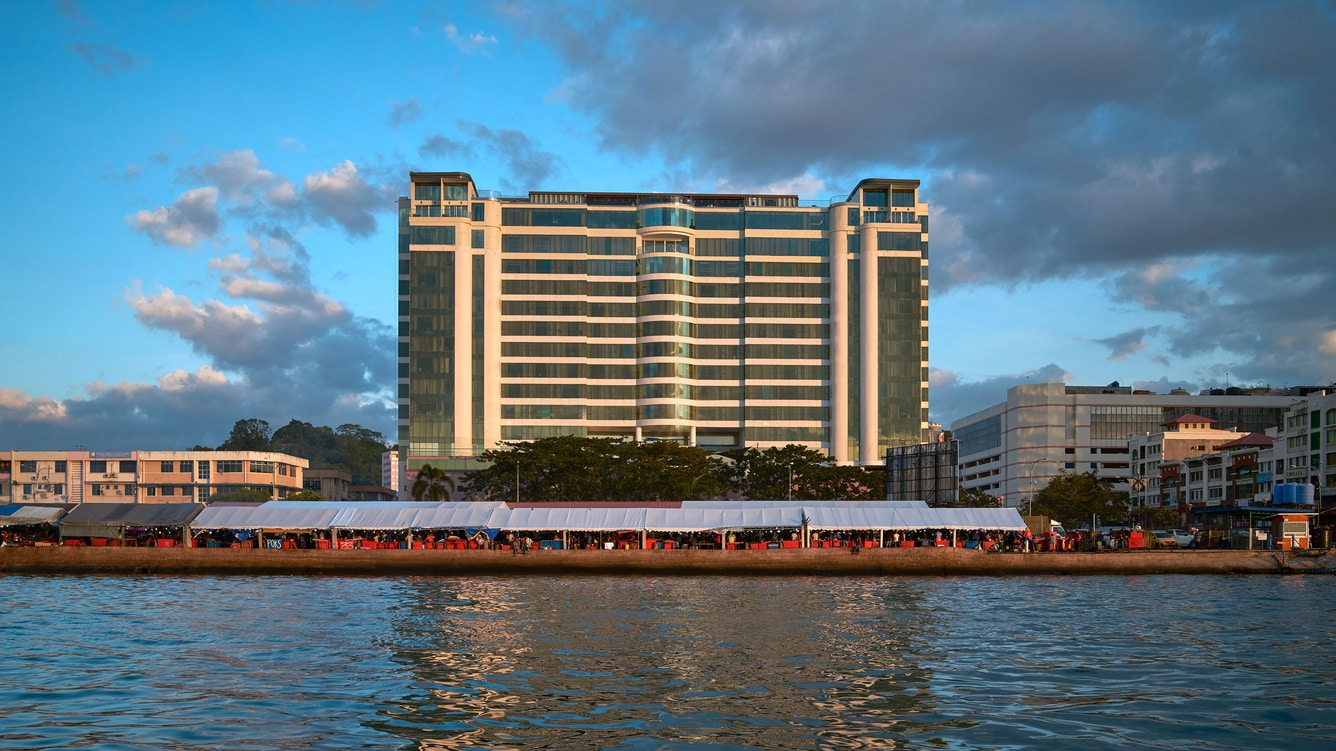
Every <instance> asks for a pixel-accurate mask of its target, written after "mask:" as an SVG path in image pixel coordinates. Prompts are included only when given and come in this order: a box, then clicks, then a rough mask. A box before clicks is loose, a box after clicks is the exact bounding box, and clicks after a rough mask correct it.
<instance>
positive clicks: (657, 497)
mask: <svg viewBox="0 0 1336 751" xmlns="http://www.w3.org/2000/svg"><path fill="white" fill-rule="evenodd" d="M481 458H482V459H483V460H484V461H486V462H489V466H488V467H487V468H486V469H483V470H480V471H478V472H475V473H473V474H471V475H470V476H469V478H468V479H467V480H466V481H465V483H464V487H463V491H464V492H465V493H467V494H469V495H471V496H473V497H482V498H492V499H501V500H508V499H514V498H516V497H518V498H519V499H520V500H522V501H682V500H699V499H704V498H718V497H721V496H727V497H733V498H744V499H756V500H786V499H788V498H790V497H792V498H793V499H794V500H829V499H836V498H844V499H851V500H870V499H881V498H885V496H886V493H885V488H886V486H885V475H884V474H883V473H882V472H879V471H875V470H866V469H863V468H861V467H842V466H836V465H833V464H831V463H830V461H829V459H827V458H826V456H825V455H824V454H822V453H821V452H819V451H816V450H814V449H809V448H804V447H801V446H796V445H790V446H784V447H781V448H769V449H764V450H758V449H746V450H740V451H733V452H727V453H725V454H722V455H716V454H711V453H709V452H708V451H706V450H705V449H702V448H700V447H698V446H685V445H683V444H680V443H676V442H673V441H644V442H640V443H635V442H628V441H621V440H618V439H615V438H588V437H583V436H559V437H554V438H543V439H539V440H536V441H532V442H523V443H520V442H516V443H509V444H507V445H506V448H504V449H495V450H491V451H487V452H484V453H483V455H482V457H481ZM790 479H792V483H790ZM517 489H518V494H517V492H516V491H517Z"/></svg>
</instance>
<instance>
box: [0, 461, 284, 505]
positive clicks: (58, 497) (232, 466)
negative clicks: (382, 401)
mask: <svg viewBox="0 0 1336 751" xmlns="http://www.w3.org/2000/svg"><path fill="white" fill-rule="evenodd" d="M308 466H309V462H307V460H305V459H301V458H298V457H295V456H289V455H287V454H280V453H276V452H269V451H116V452H107V451H8V452H0V501H3V502H5V503H30V504H31V503H36V504H40V503H86V502H107V503H191V502H201V503H203V502H207V501H208V499H209V498H210V497H211V496H213V495H215V494H217V493H222V492H226V491H232V490H240V489H243V488H251V489H257V490H264V491H267V492H268V493H269V496H270V498H271V499H273V500H279V499H282V498H286V497H287V496H288V494H289V493H294V492H297V491H298V490H301V488H302V474H303V473H304V472H305V471H306V468H307V467H308Z"/></svg>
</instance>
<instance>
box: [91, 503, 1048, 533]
mask: <svg viewBox="0 0 1336 751" xmlns="http://www.w3.org/2000/svg"><path fill="white" fill-rule="evenodd" d="M109 505H110V504H109ZM118 523H120V522H118ZM135 523H139V524H142V522H135ZM153 524H161V522H153ZM804 524H806V525H807V526H808V527H809V528H810V529H819V530H842V529H851V530H852V529H866V530H892V529H895V530H910V529H990V530H1022V529H1025V523H1024V521H1023V520H1022V519H1021V517H1020V513H1019V512H1018V511H1017V510H1016V509H1012V508H1005V509H947V508H929V507H928V505H927V504H925V503H922V502H907V501H900V502H897V501H684V502H682V503H681V504H648V505H636V504H631V503H626V504H590V505H588V506H581V505H577V504H526V505H523V506H512V505H509V504H505V503H497V502H484V503H472V502H444V503H396V502H390V503H381V502H352V503H339V502H332V501H323V502H322V501H316V502H307V501H271V502H269V503H264V504H261V505H259V506H254V507H239V506H223V507H210V508H208V509H206V510H205V511H204V513H202V514H200V516H199V518H197V519H196V520H195V521H194V522H193V525H192V526H194V527H196V528H200V529H283V530H323V529H352V530H357V529H365V530H409V529H439V530H447V529H503V530H515V531H526V532H529V531H532V532H541V531H570V532H599V531H603V532H617V531H626V530H636V531H640V530H648V531H654V532H706V531H726V530H745V529H797V528H800V527H802V526H803V525H804Z"/></svg>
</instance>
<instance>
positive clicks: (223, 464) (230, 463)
mask: <svg viewBox="0 0 1336 751" xmlns="http://www.w3.org/2000/svg"><path fill="white" fill-rule="evenodd" d="M240 471H241V461H240V460H224V459H219V460H218V473H219V474H226V473H229V472H240Z"/></svg>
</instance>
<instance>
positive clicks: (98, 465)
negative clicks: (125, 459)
mask: <svg viewBox="0 0 1336 751" xmlns="http://www.w3.org/2000/svg"><path fill="white" fill-rule="evenodd" d="M88 471H89V472H95V473H97V474H103V473H105V472H106V471H107V463H106V462H105V461H103V460H101V459H96V460H94V461H91V462H88Z"/></svg>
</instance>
